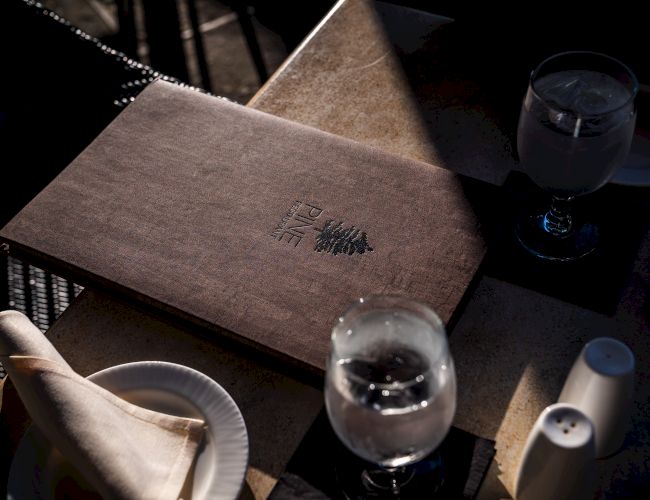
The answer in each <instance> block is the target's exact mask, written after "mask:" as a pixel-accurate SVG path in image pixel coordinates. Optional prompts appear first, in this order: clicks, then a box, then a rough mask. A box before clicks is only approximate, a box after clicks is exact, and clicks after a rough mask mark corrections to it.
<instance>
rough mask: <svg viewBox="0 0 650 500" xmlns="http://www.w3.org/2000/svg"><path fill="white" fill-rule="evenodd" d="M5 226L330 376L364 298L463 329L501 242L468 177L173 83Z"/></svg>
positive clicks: (74, 270)
mask: <svg viewBox="0 0 650 500" xmlns="http://www.w3.org/2000/svg"><path fill="white" fill-rule="evenodd" d="M0 238H1V239H2V240H3V241H4V242H6V243H8V244H9V247H10V250H11V251H12V252H15V253H16V255H20V256H22V257H23V258H26V259H27V260H29V259H30V258H31V260H33V261H35V262H36V263H40V264H41V265H44V266H46V267H48V268H50V269H52V270H55V271H58V272H61V273H63V274H67V275H68V276H71V277H73V278H74V279H76V280H78V281H80V282H81V284H85V285H90V286H95V287H101V288H109V289H111V290H112V291H114V292H117V293H119V294H121V295H124V294H125V295H126V296H127V297H128V298H129V299H131V300H143V301H145V302H147V303H149V304H153V305H155V306H157V307H160V308H162V309H164V310H165V311H167V312H171V313H173V314H175V315H177V316H180V317H181V318H183V319H188V320H191V321H193V322H194V323H196V324H198V325H199V326H201V327H204V328H208V329H209V330H212V331H213V333H214V335H219V334H224V333H225V334H227V335H229V336H232V337H235V338H237V339H238V340H241V341H244V342H245V343H247V344H252V345H253V346H255V347H257V348H261V349H263V350H266V351H268V350H270V351H272V352H274V353H276V354H280V355H282V356H288V357H289V358H291V359H293V360H295V361H297V362H298V363H299V364H306V365H307V366H309V367H311V368H315V369H317V370H320V369H322V368H323V367H324V365H325V360H326V356H327V353H328V350H329V339H330V332H331V329H332V326H333V325H334V323H335V322H336V321H337V318H338V317H339V316H340V315H341V313H342V312H343V311H345V309H346V308H347V307H348V306H349V305H350V304H351V303H352V302H353V301H355V300H356V299H358V298H359V297H363V296H368V295H371V294H392V295H401V296H407V297H410V298H413V299H415V300H419V301H421V302H424V303H426V304H428V305H429V306H430V307H431V308H432V309H434V310H435V311H436V312H437V313H438V315H439V316H440V317H441V319H442V320H443V321H444V322H445V323H446V322H448V321H449V320H450V318H451V317H452V314H453V313H454V311H455V310H456V309H457V308H458V306H459V303H460V302H461V299H462V297H463V295H464V293H465V291H466V289H467V287H468V286H469V284H470V282H471V280H472V278H473V277H474V275H475V273H476V271H477V269H478V266H479V265H480V263H481V261H482V258H483V256H484V253H485V243H484V241H483V238H482V236H481V234H480V231H479V224H478V219H477V217H476V215H475V213H474V212H473V209H472V207H471V205H470V203H469V201H468V200H467V199H466V197H465V195H464V193H463V189H462V186H461V181H460V179H459V178H458V176H457V175H455V174H453V173H452V172H449V171H447V170H443V169H440V168H437V167H435V166H432V165H428V164H425V163H420V162H416V161H412V160H408V159H405V158H401V157H397V156H393V155H390V154H388V153H385V152H382V151H380V150H378V149H373V148H370V147H367V146H364V145H361V144H359V143H356V142H353V141H351V140H348V139H345V138H342V137H339V136H335V135H332V134H328V133H325V132H322V131H319V130H316V129H313V128H309V127H306V126H303V125H300V124H297V123H294V122H290V121H287V120H284V119H281V118H277V117H274V116H272V115H268V114H265V113H262V112H260V111H256V110H253V109H250V108H246V107H244V106H241V105H238V104H234V103H231V102H228V101H226V100H224V99H219V98H215V97H212V96H208V95H205V94H201V93H199V92H196V91H194V90H191V89H185V88H181V87H178V86H175V85H173V84H170V83H167V82H163V81H156V82H154V83H153V84H151V85H150V86H149V87H148V88H147V89H146V90H145V91H144V92H143V93H142V94H141V95H140V96H139V97H138V98H137V99H136V100H135V102H133V103H132V104H131V105H129V106H128V108H127V109H125V110H124V111H123V112H122V113H121V114H120V115H119V116H118V117H117V118H116V119H115V120H114V121H113V122H112V123H111V124H110V125H109V126H108V127H107V128H106V129H105V130H104V131H103V132H102V133H101V134H100V135H99V137H98V138H97V139H96V140H95V141H94V142H93V143H92V144H91V145H90V146H89V147H88V148H87V149H86V150H85V151H84V152H83V153H82V154H81V155H80V156H79V157H77V158H76V159H75V160H74V161H73V162H72V163H71V164H70V165H69V166H68V167H67V168H66V169H65V170H64V171H63V172H62V173H61V174H60V175H59V176H58V177H57V178H56V179H55V180H54V181H53V182H52V183H51V184H50V185H49V186H47V187H46V188H45V189H44V190H43V191H42V192H41V193H40V194H39V195H38V196H37V197H36V198H35V199H34V200H32V202H31V203H30V204H29V205H27V206H26V207H25V208H24V209H23V210H22V211H21V212H20V213H19V214H18V215H17V216H16V217H15V218H14V219H13V220H12V221H10V222H9V224H7V226H5V227H4V228H3V229H2V231H1V232H0Z"/></svg>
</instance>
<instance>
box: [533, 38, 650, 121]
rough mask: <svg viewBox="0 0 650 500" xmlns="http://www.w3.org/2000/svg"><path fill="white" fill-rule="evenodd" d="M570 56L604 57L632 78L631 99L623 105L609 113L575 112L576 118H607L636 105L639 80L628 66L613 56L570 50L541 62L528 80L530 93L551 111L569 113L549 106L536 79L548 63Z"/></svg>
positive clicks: (589, 51)
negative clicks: (538, 88)
mask: <svg viewBox="0 0 650 500" xmlns="http://www.w3.org/2000/svg"><path fill="white" fill-rule="evenodd" d="M568 55H588V56H597V57H602V58H603V59H607V60H609V61H610V62H612V63H614V64H616V65H618V66H620V67H621V69H622V70H624V71H625V73H626V74H627V75H628V76H629V77H630V81H631V83H632V85H631V93H630V97H629V98H628V99H627V100H626V101H625V102H624V103H623V104H621V105H619V106H616V107H615V108H612V109H610V110H609V111H606V112H604V113H594V114H580V113H575V112H573V114H574V115H575V116H576V117H578V118H596V117H602V116H607V115H609V114H612V113H616V112H617V111H620V110H621V109H623V108H625V107H627V106H629V105H630V103H634V100H635V99H636V96H637V94H638V92H639V80H638V79H637V77H636V75H635V74H634V71H632V70H631V69H630V67H629V66H628V65H627V64H625V63H623V62H622V61H620V60H619V59H617V58H615V57H612V56H610V55H607V54H603V53H602V52H594V51H591V50H568V51H565V52H559V53H557V54H553V55H551V56H549V57H547V58H546V59H544V60H543V61H542V62H540V63H539V64H538V65H537V66H536V67H535V69H534V70H533V71H532V72H531V73H530V78H529V80H528V84H529V85H528V86H529V88H530V91H531V92H532V94H533V95H534V96H535V98H536V99H538V100H539V101H541V102H543V103H544V104H546V105H547V106H548V107H549V108H551V109H553V110H555V111H560V112H567V110H563V109H558V108H556V107H554V106H551V105H549V103H548V101H547V100H546V99H544V98H543V97H542V96H540V95H539V93H538V92H537V89H536V88H535V78H536V77H537V75H538V74H539V72H540V71H541V69H542V68H543V67H544V66H545V65H546V64H547V63H548V62H550V61H553V60H554V59H558V58H560V57H563V56H568Z"/></svg>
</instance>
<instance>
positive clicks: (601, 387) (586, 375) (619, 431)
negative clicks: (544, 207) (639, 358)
mask: <svg viewBox="0 0 650 500" xmlns="http://www.w3.org/2000/svg"><path fill="white" fill-rule="evenodd" d="M634 365H635V361H634V354H632V351H631V350H630V348H629V347H628V346H626V345H625V344H624V343H623V342H620V341H618V340H616V339H613V338H610V337H599V338H596V339H594V340H592V341H591V342H589V343H587V344H586V345H585V346H584V348H583V349H582V351H581V352H580V355H579V356H578V358H577V359H576V361H575V362H574V364H573V367H572V368H571V371H570V372H569V376H568V377H567V379H566V381H565V383H564V388H563V389H562V392H561V393H560V398H559V402H561V403H570V404H573V405H575V406H576V407H577V408H578V409H579V410H580V411H582V412H583V413H584V414H585V415H587V417H589V419H590V420H591V421H592V423H593V424H594V432H595V437H596V457H597V458H602V457H606V456H608V455H611V454H612V453H614V452H615V451H617V450H618V449H619V448H620V447H621V445H622V444H623V440H624V439H625V432H626V430H627V424H628V421H629V417H630V413H631V412H632V403H633V401H634Z"/></svg>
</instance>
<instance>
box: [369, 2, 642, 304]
mask: <svg viewBox="0 0 650 500" xmlns="http://www.w3.org/2000/svg"><path fill="white" fill-rule="evenodd" d="M394 3H399V4H404V5H407V6H408V5H411V6H416V7H423V6H424V5H425V4H426V3H425V2H417V1H398V2H394ZM374 5H375V17H376V19H375V21H374V22H376V24H377V25H378V26H379V27H381V28H382V29H383V32H384V34H385V37H386V39H387V41H388V42H389V43H390V45H392V47H393V48H394V55H395V57H396V59H397V60H398V62H399V65H398V66H400V67H401V69H402V71H403V75H402V80H403V82H404V83H405V84H406V85H408V86H409V87H410V89H409V90H410V95H411V97H412V100H413V104H414V108H415V109H416V110H417V111H418V112H419V114H420V118H421V122H422V124H423V125H424V129H425V130H426V132H427V133H428V135H429V139H430V144H431V146H432V147H433V149H434V154H433V160H435V161H436V162H437V164H438V166H441V167H444V168H447V169H449V170H452V171H455V172H457V173H460V174H462V175H463V176H465V177H467V178H462V177H461V178H459V182H460V183H461V184H462V186H463V188H464V190H465V193H466V195H467V199H468V200H469V202H470V203H471V204H472V205H473V208H474V211H475V213H476V215H477V216H478V219H479V221H480V224H481V228H482V230H483V232H484V234H485V236H486V239H487V242H488V257H487V259H486V261H485V263H484V266H483V272H484V273H485V274H487V275H490V276H493V277H497V278H499V279H502V280H504V281H508V282H510V283H514V284H517V285H519V286H523V287H526V288H530V289H532V290H536V291H539V292H541V293H544V294H546V295H550V296H552V297H556V298H559V299H561V300H564V301H567V302H571V303H573V304H576V305H579V306H581V307H585V308H588V309H592V310H594V311H597V312H601V313H604V314H608V315H611V314H613V313H614V311H615V310H616V307H617V305H618V302H619V300H620V296H621V292H622V288H623V286H624V285H625V283H626V280H627V279H628V275H629V272H630V267H631V265H632V262H633V259H634V257H635V256H636V250H637V248H638V244H639V239H640V237H641V236H642V234H643V231H644V228H645V223H646V220H647V217H646V214H648V213H650V211H648V208H649V207H648V202H646V201H645V198H647V191H648V190H647V189H642V188H636V189H635V188H622V187H612V186H608V187H606V188H604V189H601V190H600V191H598V192H596V193H594V194H591V195H588V196H585V197H581V198H578V200H577V202H576V209H577V215H578V216H580V215H584V216H585V217H587V216H588V218H589V219H592V220H594V221H595V222H598V223H599V224H600V225H601V227H602V239H603V242H602V243H603V244H602V245H601V247H600V249H599V251H598V252H596V253H594V254H593V255H591V256H589V257H588V258H585V259H582V260H580V261H578V262H576V263H570V264H564V263H557V262H545V261H542V260H541V259H537V258H535V257H533V256H531V255H529V254H528V253H526V252H525V251H523V250H522V249H521V247H520V246H519V244H518V243H517V242H516V241H515V238H514V229H513V228H514V225H515V217H516V216H517V214H519V213H520V212H521V210H522V209H523V208H524V207H531V206H535V205H538V206H545V204H546V203H547V202H548V200H547V196H546V195H544V194H543V193H542V192H541V190H540V189H539V188H537V187H536V186H535V185H534V184H533V183H532V182H530V181H529V180H528V178H527V177H526V176H525V175H523V174H521V173H519V172H517V171H516V170H517V168H518V162H517V157H516V151H515V150H516V129H517V121H518V118H519V111H520V107H521V101H522V98H523V95H524V93H525V91H526V87H527V84H528V77H529V74H530V71H531V70H532V69H533V68H534V67H535V66H536V65H537V64H538V63H539V62H541V61H542V60H543V59H544V58H545V57H548V56H549V55H551V54H553V53H557V52H560V51H562V50H569V49H576V48H586V49H589V50H599V51H603V52H607V53H609V54H611V55H613V56H616V57H619V58H621V59H622V60H623V61H626V62H627V63H628V64H630V65H632V67H633V69H634V70H635V71H637V74H638V75H639V77H640V79H641V81H644V79H646V78H650V75H649V74H648V73H650V65H648V64H647V63H646V61H645V58H643V57H642V53H641V51H640V48H639V47H640V46H641V45H639V46H635V45H634V43H633V42H634V40H637V39H638V41H640V37H641V33H642V30H638V29H636V28H638V27H639V26H637V24H638V22H639V21H637V20H636V19H634V15H633V13H632V12H626V13H614V14H612V15H611V16H610V13H602V12H589V13H584V12H576V13H573V12H571V10H570V9H566V10H563V16H562V18H558V16H556V14H555V13H554V12H553V11H552V9H543V12H536V15H535V16H534V18H532V17H531V16H530V15H528V14H527V13H526V12H523V11H521V12H519V11H518V10H517V8H516V7H514V8H509V9H508V12H507V13H504V12H497V11H496V10H495V9H493V8H492V7H481V8H472V9H467V8H462V7H458V6H456V5H454V4H452V3H446V2H442V3H436V6H435V7H431V6H426V8H429V9H433V8H435V9H436V10H435V15H434V14H431V13H428V12H425V11H420V10H414V9H409V8H404V7H400V6H396V5H394V4H393V3H390V4H389V3H385V2H377V3H375V4H374ZM441 15H442V16H447V17H446V18H445V17H441ZM449 18H453V19H454V20H453V21H452V20H451V19H449ZM577 20H580V23H577V22H575V21H577ZM549 26H553V36H552V37H549V36H548V29H549ZM605 29H606V30H607V32H608V33H611V34H615V33H617V32H618V31H617V30H625V33H626V34H627V33H628V32H629V38H627V39H622V38H621V39H618V38H616V37H607V38H604V37H602V36H600V34H601V33H602V32H603V30H605ZM620 32H622V31H620ZM497 34H498V35H499V36H496V35H497ZM504 35H506V36H504ZM522 47H523V49H524V50H522ZM639 101H640V102H639V106H640V107H644V108H647V109H650V106H648V104H649V102H645V101H650V99H649V98H648V97H647V96H645V95H644V96H643V97H641V96H640V98H639ZM641 101H644V102H641ZM639 114H640V118H639V122H640V123H642V124H644V123H645V124H647V122H648V121H650V120H648V119H646V118H644V117H643V113H642V112H640V113H639ZM474 179H478V180H479V181H485V182H479V181H475V180H474ZM497 186H500V187H497Z"/></svg>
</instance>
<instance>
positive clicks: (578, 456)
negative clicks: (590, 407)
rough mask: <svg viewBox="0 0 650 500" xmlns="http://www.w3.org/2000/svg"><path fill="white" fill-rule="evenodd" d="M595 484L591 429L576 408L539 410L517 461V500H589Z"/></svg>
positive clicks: (564, 407)
mask: <svg viewBox="0 0 650 500" xmlns="http://www.w3.org/2000/svg"><path fill="white" fill-rule="evenodd" d="M595 485H596V458H595V441H594V427H593V424H592V423H591V421H590V420H589V418H588V417H587V416H586V415H585V414H584V413H582V412H581V411H580V410H579V409H577V408H576V407H575V406H573V405H570V404H564V403H556V404H553V405H551V406H548V407H546V408H545V409H544V411H542V413H541V414H540V416H539V417H538V418H537V421H536V422H535V425H534V426H533V428H532V430H531V431H530V434H529V435H528V439H527V441H526V445H525V447H524V451H523V454H522V458H521V461H520V466H519V470H518V473H517V480H516V485H515V498H516V499H517V500H556V499H561V498H562V499H564V498H566V499H571V500H591V499H592V498H593V495H594V491H595Z"/></svg>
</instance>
